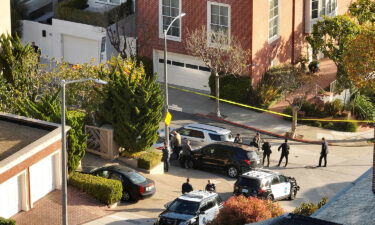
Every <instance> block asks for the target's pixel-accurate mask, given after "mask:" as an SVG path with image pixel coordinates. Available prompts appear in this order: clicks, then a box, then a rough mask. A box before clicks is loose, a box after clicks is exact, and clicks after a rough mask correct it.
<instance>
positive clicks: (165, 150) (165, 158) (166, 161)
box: [163, 141, 170, 172]
mask: <svg viewBox="0 0 375 225" xmlns="http://www.w3.org/2000/svg"><path fill="white" fill-rule="evenodd" d="M169 158H170V151H169V146H168V145H167V142H166V141H164V148H163V162H164V171H165V172H168V170H169V166H170V163H169Z"/></svg>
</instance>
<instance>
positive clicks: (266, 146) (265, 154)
mask: <svg viewBox="0 0 375 225" xmlns="http://www.w3.org/2000/svg"><path fill="white" fill-rule="evenodd" d="M262 150H263V166H264V160H265V159H266V157H267V166H266V167H270V156H271V153H272V151H271V144H270V143H269V142H268V141H264V143H263V145H262Z"/></svg>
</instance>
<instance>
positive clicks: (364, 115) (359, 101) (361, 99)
mask: <svg viewBox="0 0 375 225" xmlns="http://www.w3.org/2000/svg"><path fill="white" fill-rule="evenodd" d="M350 106H351V108H352V112H353V114H354V115H355V116H356V117H357V118H358V119H362V120H374V119H375V105H374V104H373V103H372V102H371V100H370V98H368V97H367V96H364V95H356V96H355V97H354V99H353V100H352V101H351V103H350Z"/></svg>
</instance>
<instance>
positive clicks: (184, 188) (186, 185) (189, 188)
mask: <svg viewBox="0 0 375 225" xmlns="http://www.w3.org/2000/svg"><path fill="white" fill-rule="evenodd" d="M189 182H190V179H189V178H186V183H183V184H182V191H181V192H182V194H185V193H189V192H191V191H193V186H191V184H190V183H189Z"/></svg>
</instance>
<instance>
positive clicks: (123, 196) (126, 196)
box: [121, 191, 132, 202]
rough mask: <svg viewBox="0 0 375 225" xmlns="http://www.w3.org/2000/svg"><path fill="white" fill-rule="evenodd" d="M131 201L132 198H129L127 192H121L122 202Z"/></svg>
mask: <svg viewBox="0 0 375 225" xmlns="http://www.w3.org/2000/svg"><path fill="white" fill-rule="evenodd" d="M131 199H132V197H131V196H130V193H129V192H127V191H123V192H122V197H121V200H122V201H124V202H130V201H131Z"/></svg>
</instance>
